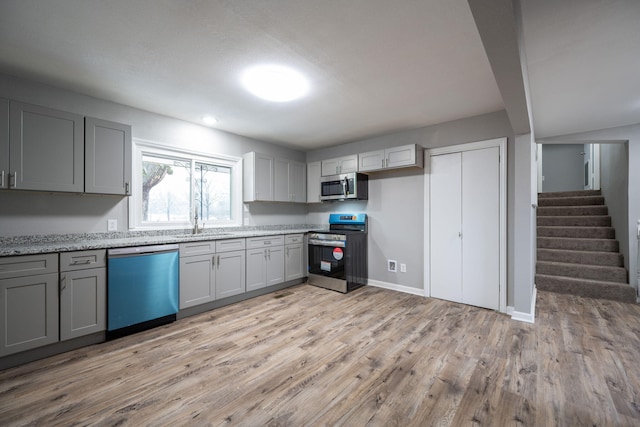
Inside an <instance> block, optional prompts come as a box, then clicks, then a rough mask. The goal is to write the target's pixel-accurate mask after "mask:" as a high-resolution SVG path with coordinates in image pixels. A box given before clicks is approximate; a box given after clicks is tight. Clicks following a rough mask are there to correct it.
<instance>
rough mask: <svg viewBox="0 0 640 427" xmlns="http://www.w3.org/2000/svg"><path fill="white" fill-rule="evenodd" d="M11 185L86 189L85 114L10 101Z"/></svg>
mask: <svg viewBox="0 0 640 427" xmlns="http://www.w3.org/2000/svg"><path fill="white" fill-rule="evenodd" d="M9 108H10V111H9V115H10V118H9V126H10V129H11V131H10V135H9V138H10V148H9V159H10V160H9V166H10V168H11V169H10V171H11V173H12V174H15V175H14V176H12V182H11V186H12V187H13V188H17V189H22V190H44V191H69V192H78V193H81V192H83V191H84V117H82V116H80V115H78V114H72V113H67V112H64V111H58V110H53V109H50V108H45V107H39V106H37V105H29V104H24V103H22V102H15V101H11V103H10V105H9Z"/></svg>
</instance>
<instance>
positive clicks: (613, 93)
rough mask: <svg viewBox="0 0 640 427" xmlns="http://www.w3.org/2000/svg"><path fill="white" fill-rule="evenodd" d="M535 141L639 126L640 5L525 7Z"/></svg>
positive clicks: (571, 2)
mask: <svg viewBox="0 0 640 427" xmlns="http://www.w3.org/2000/svg"><path fill="white" fill-rule="evenodd" d="M522 15H523V29H524V42H525V49H526V56H527V69H528V72H529V87H530V93H531V104H532V112H533V123H534V129H535V135H536V138H538V139H540V138H546V137H552V136H559V135H565V134H570V133H577V132H585V131H590V130H595V129H606V128H610V127H615V126H624V125H631V124H637V123H640V0H560V1H559V0H535V1H522Z"/></svg>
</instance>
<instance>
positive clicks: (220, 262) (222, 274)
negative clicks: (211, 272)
mask: <svg viewBox="0 0 640 427" xmlns="http://www.w3.org/2000/svg"><path fill="white" fill-rule="evenodd" d="M216 261H217V262H216V299H220V298H225V297H230V296H231V295H237V294H241V293H244V292H245V288H246V285H245V268H246V266H245V251H234V252H224V253H221V254H217V255H216Z"/></svg>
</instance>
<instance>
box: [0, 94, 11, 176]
mask: <svg viewBox="0 0 640 427" xmlns="http://www.w3.org/2000/svg"><path fill="white" fill-rule="evenodd" d="M9 173H10V169H9V100H7V99H4V98H0V188H9Z"/></svg>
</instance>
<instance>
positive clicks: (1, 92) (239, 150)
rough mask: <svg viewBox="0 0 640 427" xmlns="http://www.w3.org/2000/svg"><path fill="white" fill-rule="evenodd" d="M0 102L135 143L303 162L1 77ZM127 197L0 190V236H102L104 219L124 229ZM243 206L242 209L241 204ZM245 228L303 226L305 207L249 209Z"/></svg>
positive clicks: (246, 141) (296, 155) (262, 146)
mask: <svg viewBox="0 0 640 427" xmlns="http://www.w3.org/2000/svg"><path fill="white" fill-rule="evenodd" d="M0 97H4V98H9V99H15V100H18V101H23V102H28V103H32V104H37V105H42V106H45V107H50V108H56V109H59V110H64V111H69V112H73V113H78V114H83V115H87V116H93V117H98V118H101V119H106V120H111V121H115V122H120V123H127V124H130V125H132V135H133V137H134V138H140V139H146V140H151V141H156V142H159V143H163V144H168V145H174V146H178V147H182V148H186V149H190V150H193V151H200V152H208V153H213V154H225V155H229V156H236V157H241V156H242V155H243V154H244V153H246V152H249V151H260V152H263V153H267V154H273V155H276V156H280V157H286V158H288V159H291V160H298V161H305V154H304V153H303V152H301V151H296V150H290V149H287V148H284V147H280V146H277V145H274V144H269V143H264V142H261V141H257V140H254V139H251V138H245V137H242V136H238V135H234V134H231V133H227V132H223V131H219V130H216V129H211V128H208V127H206V126H199V125H195V124H192V123H188V122H184V121H182V120H177V119H174V118H171V117H166V116H161V115H158V114H154V113H150V112H147V111H143V110H138V109H135V108H132V107H128V106H125V105H121V104H116V103H113V102H108V101H104V100H101V99H97V98H93V97H89V96H85V95H81V94H78V93H75V92H70V91H67V90H63V89H60V88H56V87H52V86H48V85H44V84H40V83H37V82H33V81H27V80H23V79H19V78H16V77H13V76H8V75H3V74H0ZM128 202H129V199H128V198H122V197H115V196H87V195H85V196H81V195H76V194H48V193H36V192H17V191H0V236H16V235H25V234H53V233H89V232H103V231H106V228H107V219H108V218H114V219H117V220H118V229H119V231H124V230H127V229H128ZM245 206H247V205H245ZM244 216H245V218H246V219H247V221H248V223H249V224H250V225H270V224H282V223H296V224H299V223H304V222H305V221H306V207H305V206H295V205H292V204H275V203H270V204H263V205H260V206H255V207H254V206H249V207H247V208H246V209H245V212H244Z"/></svg>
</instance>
